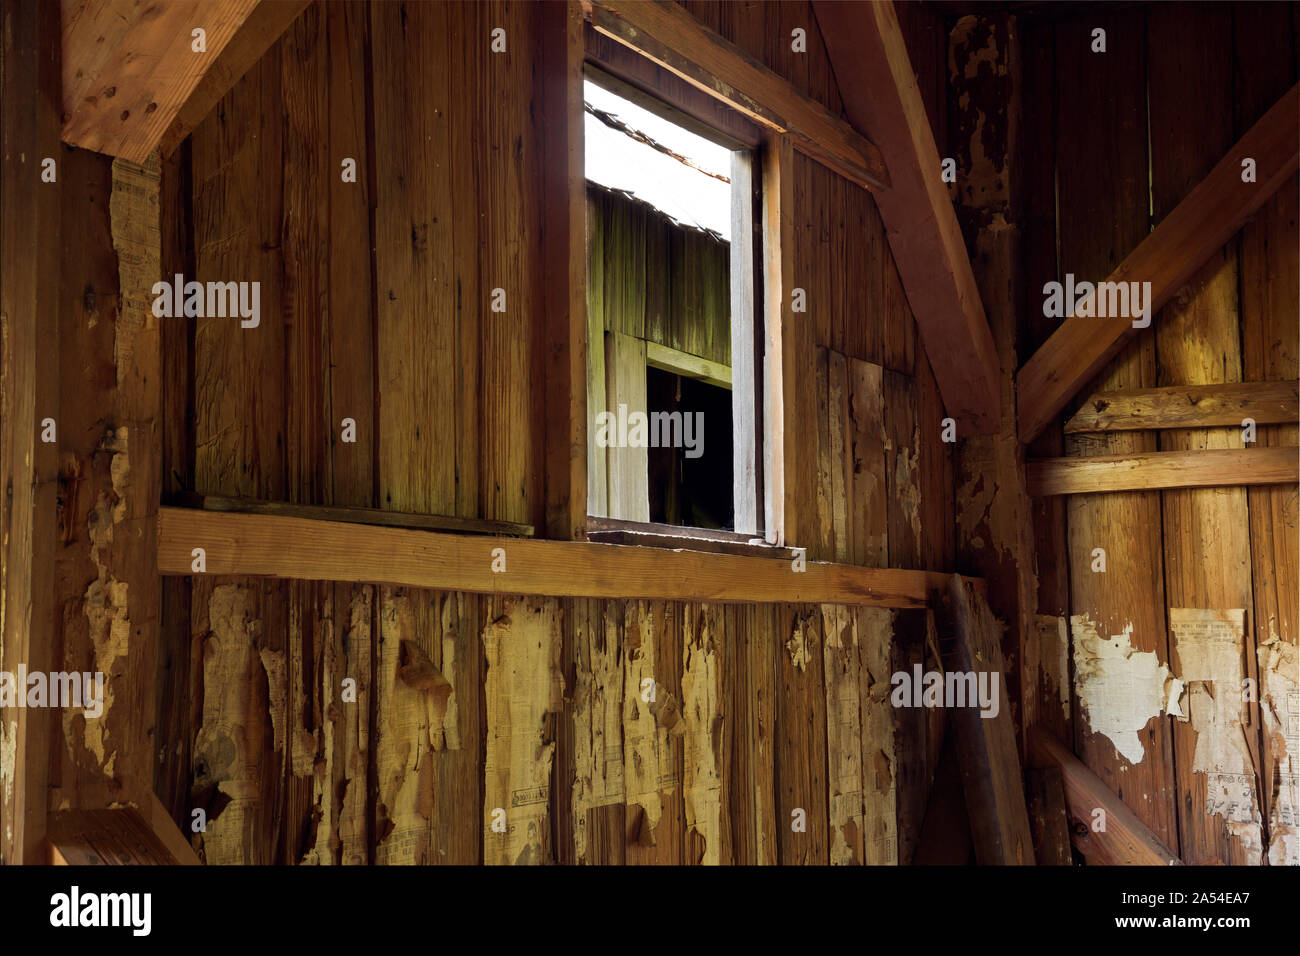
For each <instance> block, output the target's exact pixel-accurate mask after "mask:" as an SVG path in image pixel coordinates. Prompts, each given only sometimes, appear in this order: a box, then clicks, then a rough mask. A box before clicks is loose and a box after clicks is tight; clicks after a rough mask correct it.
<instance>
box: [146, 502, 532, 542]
mask: <svg viewBox="0 0 1300 956" xmlns="http://www.w3.org/2000/svg"><path fill="white" fill-rule="evenodd" d="M171 503H172V504H177V505H182V506H184V507H186V508H201V509H202V510H204V511H226V512H238V513H240V514H249V515H280V516H281V517H286V518H311V519H312V520H314V521H342V522H345V523H348V524H373V525H383V526H385V527H389V528H414V529H418V530H424V531H450V532H453V533H456V534H496V535H506V536H510V537H521V538H531V537H532V536H533V526H532V525H530V524H520V523H518V522H515V521H488V520H485V519H483V518H459V517H456V516H455V515H421V514H411V513H409V512H405V511H385V510H383V509H382V508H340V507H337V506H332V505H331V506H325V505H299V504H292V503H290V502H287V501H263V500H261V499H260V498H222V497H220V496H217V495H193V494H183V495H180V496H178V498H177V499H176V500H173V501H172V502H171Z"/></svg>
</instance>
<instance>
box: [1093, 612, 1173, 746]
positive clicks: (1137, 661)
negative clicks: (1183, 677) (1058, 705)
mask: <svg viewBox="0 0 1300 956" xmlns="http://www.w3.org/2000/svg"><path fill="white" fill-rule="evenodd" d="M1070 633H1071V635H1072V637H1073V641H1074V668H1075V670H1074V689H1075V693H1077V694H1078V695H1079V703H1080V704H1082V705H1083V708H1084V711H1085V713H1086V718H1087V721H1088V726H1089V728H1090V729H1091V730H1092V731H1093V733H1098V734H1102V735H1103V736H1105V737H1106V738H1107V739H1108V740H1110V742H1111V743H1112V744H1113V745H1114V746H1115V749H1116V750H1117V751H1118V752H1119V753H1120V754H1122V755H1123V756H1124V758H1125V759H1126V760H1128V762H1129V763H1134V764H1136V763H1141V762H1142V758H1143V757H1144V756H1145V754H1146V752H1145V750H1144V749H1143V747H1142V739H1141V737H1139V736H1138V732H1139V731H1140V730H1142V729H1143V728H1144V727H1146V725H1147V723H1148V722H1150V720H1151V718H1153V717H1158V716H1160V714H1162V713H1170V714H1174V715H1175V716H1180V715H1181V711H1180V709H1179V705H1178V699H1179V697H1181V696H1182V693H1183V682H1182V681H1180V680H1179V679H1178V678H1176V677H1174V676H1173V675H1172V674H1171V673H1170V671H1169V668H1168V667H1167V666H1165V665H1164V664H1162V663H1160V660H1159V659H1158V658H1157V657H1156V654H1155V652H1154V651H1138V650H1135V649H1134V648H1133V642H1132V637H1133V625H1132V624H1131V623H1130V624H1126V625H1125V626H1124V630H1123V632H1122V633H1120V634H1114V635H1111V636H1110V637H1102V636H1101V634H1100V633H1099V632H1098V630H1097V624H1096V623H1095V622H1094V621H1093V620H1092V619H1091V618H1089V617H1088V616H1087V615H1086V614H1075V615H1073V616H1072V617H1071V618H1070Z"/></svg>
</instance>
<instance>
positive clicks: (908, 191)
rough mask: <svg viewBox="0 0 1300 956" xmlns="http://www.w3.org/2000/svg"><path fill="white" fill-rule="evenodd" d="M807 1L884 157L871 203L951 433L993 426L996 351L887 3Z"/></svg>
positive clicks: (851, 111)
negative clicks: (951, 422)
mask: <svg viewBox="0 0 1300 956" xmlns="http://www.w3.org/2000/svg"><path fill="white" fill-rule="evenodd" d="M813 8H814V10H815V11H816V13H817V20H818V22H819V23H820V24H821V29H822V35H823V36H824V37H825V39H826V52H827V54H828V56H829V57H830V59H831V63H832V64H833V66H834V67H835V75H836V78H837V79H838V81H839V87H840V95H841V96H842V97H843V99H844V109H845V113H846V114H847V115H848V117H849V120H850V121H851V122H852V123H853V125H854V126H855V127H857V128H858V129H860V130H862V131H863V132H864V133H866V135H867V136H869V137H871V139H872V140H873V141H874V142H875V143H876V144H877V145H879V147H880V149H881V150H882V151H883V152H884V154H885V158H886V161H887V162H888V164H889V169H890V181H891V188H890V189H888V190H884V191H881V192H879V193H877V195H876V205H877V206H878V207H879V208H880V216H881V219H883V220H884V223H885V231H886V234H887V236H888V237H889V246H890V249H891V250H892V251H893V254H894V262H895V263H896V264H897V266H898V274H899V277H900V278H901V279H902V281H903V289H904V291H905V292H906V293H907V301H908V304H909V305H910V306H911V308H912V314H913V315H914V316H915V317H916V324H917V327H918V328H919V329H920V332H921V338H922V341H923V342H924V344H925V351H926V354H927V355H928V356H929V359H930V364H931V366H932V367H933V368H934V373H935V378H936V379H937V380H938V382H939V390H940V391H941V392H942V394H943V400H944V405H945V406H946V407H947V410H948V414H950V415H951V416H953V417H954V418H955V419H956V420H957V432H958V435H960V436H962V437H965V436H966V435H970V434H973V433H974V434H988V433H991V432H993V431H994V430H995V429H996V428H997V425H998V409H999V405H1000V402H999V389H998V357H997V351H996V349H995V347H994V343H993V336H992V334H991V333H990V331H989V324H988V321H987V319H986V318H985V315H984V306H983V304H982V302H981V300H980V294H979V289H978V288H977V286H976V284H975V276H974V274H973V273H972V271H971V265H970V259H969V258H968V257H967V255H966V246H965V243H964V241H963V239H962V234H961V228H960V226H959V225H958V223H957V216H956V213H954V212H953V208H952V201H951V199H950V198H949V196H948V192H947V187H946V186H945V185H944V183H943V181H942V180H941V178H940V160H939V150H938V148H937V147H936V146H935V142H934V134H933V132H932V131H931V128H930V123H929V121H928V120H927V119H926V114H925V105H924V102H923V101H922V99H921V91H920V89H919V88H918V86H917V83H916V76H915V74H914V73H913V72H912V64H911V61H910V60H909V59H908V55H907V45H906V43H905V42H904V40H903V35H902V31H901V29H900V28H899V24H898V16H897V14H896V13H895V11H894V7H893V4H892V3H889V2H877V3H864V4H852V3H830V2H825V0H822V2H817V3H814V4H813Z"/></svg>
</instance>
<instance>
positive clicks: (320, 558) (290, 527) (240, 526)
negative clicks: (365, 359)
mask: <svg viewBox="0 0 1300 956" xmlns="http://www.w3.org/2000/svg"><path fill="white" fill-rule="evenodd" d="M159 516H160V517H159V520H160V524H159V531H158V542H159V556H158V560H159V567H160V569H161V570H162V573H164V574H182V575H188V574H191V573H192V568H191V563H192V561H193V557H192V556H191V554H190V551H191V549H192V548H194V547H199V546H202V547H206V548H207V568H208V570H207V573H208V574H209V575H251V576H265V577H282V578H291V579H297V580H309V581H311V580H316V581H357V582H381V583H386V584H391V585H398V586H410V587H440V588H446V589H451V590H464V591H476V592H482V593H498V592H505V593H516V594H538V595H549V596H556V597H625V598H632V597H644V598H656V597H659V598H677V599H681V598H684V597H686V596H691V597H694V598H697V599H699V600H715V601H760V602H762V601H772V600H777V599H784V598H787V597H788V598H792V599H796V600H799V601H801V602H803V601H807V602H816V603H822V604H836V603H838V604H860V605H863V606H867V607H904V608H906V607H924V606H925V605H926V593H927V592H926V588H927V587H930V586H933V585H934V584H935V583H936V582H939V583H941V582H943V581H945V580H946V579H947V577H948V575H945V574H938V573H933V572H926V571H902V570H894V569H892V568H858V567H854V566H851V565H834V564H823V563H820V562H815V561H810V562H808V567H807V570H806V571H799V572H796V571H794V570H793V568H792V563H791V562H789V561H785V560H782V559H772V558H760V557H742V556H740V555H730V554H708V553H705V552H697V551H677V552H669V553H671V554H673V556H674V558H675V560H674V561H673V563H672V565H671V566H666V565H665V564H664V562H663V559H662V553H661V552H658V551H657V550H651V549H645V548H633V547H625V546H621V545H612V544H594V543H591V544H588V543H582V542H559V541H537V540H529V539H526V538H492V537H461V536H457V535H444V534H440V533H438V532H432V531H408V530H405V529H400V528H380V527H371V526H367V525H347V524H343V523H338V522H318V521H311V520H308V519H305V518H286V517H273V516H269V515H242V514H213V513H210V512H203V511H194V510H190V509H182V508H162V509H161V510H160V512H159ZM200 541H206V542H208V544H206V545H201V544H196V543H195V542H200ZM495 548H503V549H505V553H506V567H507V572H506V573H505V574H504V576H503V575H502V574H500V573H494V572H493V571H492V569H491V564H492V560H493V556H492V551H493V549H495Z"/></svg>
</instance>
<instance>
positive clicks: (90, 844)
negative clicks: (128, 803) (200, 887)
mask: <svg viewBox="0 0 1300 956" xmlns="http://www.w3.org/2000/svg"><path fill="white" fill-rule="evenodd" d="M47 839H48V841H49V860H48V861H47V862H49V863H50V864H51V865H53V866H176V865H177V864H178V863H180V862H181V860H180V859H178V858H177V857H176V856H175V855H174V854H173V853H172V852H171V851H170V850H169V849H168V848H167V846H166V845H165V844H164V843H163V842H162V840H161V839H159V838H158V836H157V835H156V834H155V833H154V832H153V829H152V827H151V826H150V825H149V822H148V820H147V819H146V818H145V816H144V812H143V811H140V810H136V809H135V808H132V807H122V808H120V809H114V810H107V809H103V810H101V809H94V810H60V811H56V812H54V813H51V814H50V818H49V827H48V831H47Z"/></svg>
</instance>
